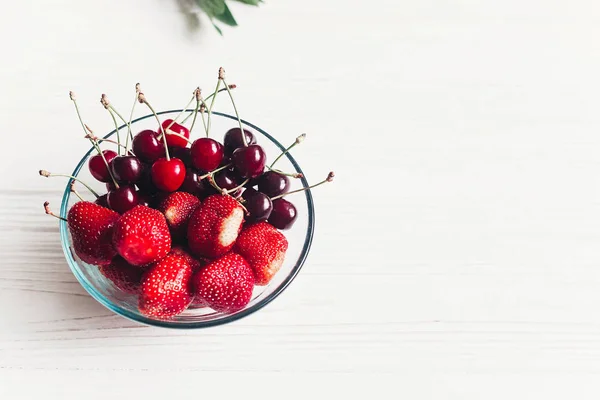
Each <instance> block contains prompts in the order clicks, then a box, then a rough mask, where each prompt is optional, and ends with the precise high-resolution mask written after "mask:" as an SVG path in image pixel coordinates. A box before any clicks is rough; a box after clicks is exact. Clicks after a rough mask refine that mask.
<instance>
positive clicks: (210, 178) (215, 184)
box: [208, 173, 227, 194]
mask: <svg viewBox="0 0 600 400" xmlns="http://www.w3.org/2000/svg"><path fill="white" fill-rule="evenodd" d="M208 183H210V184H211V186H212V187H214V188H215V189H217V191H218V192H219V193H220V194H227V191H226V190H225V189H221V188H220V187H219V185H217V182H215V180H214V179H213V174H212V173H211V174H209V175H208Z"/></svg>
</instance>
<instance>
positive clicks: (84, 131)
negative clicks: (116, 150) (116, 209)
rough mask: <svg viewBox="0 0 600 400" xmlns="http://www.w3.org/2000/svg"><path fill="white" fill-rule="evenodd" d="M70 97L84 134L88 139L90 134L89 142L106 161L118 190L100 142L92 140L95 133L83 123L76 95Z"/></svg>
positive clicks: (71, 94) (72, 94)
mask: <svg viewBox="0 0 600 400" xmlns="http://www.w3.org/2000/svg"><path fill="white" fill-rule="evenodd" d="M69 97H70V98H71V101H73V104H74V105H75V111H76V112H77V118H79V122H80V123H81V127H82V128H83V133H85V134H86V137H88V136H87V135H88V132H89V133H90V135H91V137H89V140H90V142H91V143H92V146H94V148H95V149H96V151H97V152H98V154H99V155H100V157H102V160H103V161H104V165H106V169H107V170H108V174H109V175H110V177H111V179H112V181H113V183H114V184H115V186H116V187H117V189H118V188H119V185H118V184H117V181H116V180H115V177H114V176H113V174H112V172H111V170H110V166H109V165H108V161H106V157H104V153H103V152H102V150H101V149H100V146H99V145H98V141H97V140H94V139H92V137H95V136H94V132H93V131H92V130H91V129H90V127H89V126H87V125H86V124H84V123H83V119H82V118H81V113H80V112H79V106H78V105H77V100H76V99H75V93H73V92H69Z"/></svg>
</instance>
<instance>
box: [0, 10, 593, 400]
mask: <svg viewBox="0 0 600 400" xmlns="http://www.w3.org/2000/svg"><path fill="white" fill-rule="evenodd" d="M232 8H233V11H234V14H235V16H236V17H237V18H238V21H239V23H240V26H239V27H238V28H236V29H227V28H225V29H224V31H225V36H224V37H223V38H221V37H219V36H218V35H217V34H216V33H215V32H214V31H213V30H212V27H210V26H207V25H206V22H205V23H204V24H203V26H202V28H201V30H200V31H199V32H196V33H190V32H189V31H188V30H187V28H186V26H185V23H184V21H185V18H184V16H183V15H182V13H181V12H180V11H179V9H178V7H177V4H176V3H175V2H174V1H173V2H171V1H167V0H161V1H158V0H156V1H147V0H146V1H142V0H132V1H128V2H124V1H116V0H112V1H104V2H98V1H96V2H92V1H81V0H80V1H75V0H59V1H52V2H50V1H41V0H31V1H20V2H19V1H10V2H9V1H5V2H2V5H0V33H1V37H2V38H3V39H2V42H1V43H2V54H3V62H2V63H0V88H1V90H2V95H1V96H0V117H2V118H1V120H2V127H3V128H2V134H0V148H2V149H3V152H2V156H1V157H0V168H1V170H2V178H1V181H0V182H1V187H0V217H1V218H0V220H1V221H2V222H0V255H1V259H0V305H1V307H2V308H1V310H2V311H1V312H0V315H1V318H0V398H2V399H5V398H6V399H28V398H48V399H50V398H52V399H54V398H56V399H65V398H78V399H80V398H94V399H95V398H98V399H100V398H108V396H115V395H116V396H118V398H126V397H128V398H131V397H132V396H133V398H137V396H138V395H140V394H142V393H144V397H149V398H164V397H165V396H170V397H171V396H173V395H175V394H182V395H194V396H197V397H198V398H200V397H203V396H211V395H212V396H225V397H224V398H229V397H233V396H234V395H238V396H239V397H242V396H243V398H283V397H291V398H309V397H310V398H321V397H323V396H325V395H330V396H331V395H333V396H334V397H333V398H343V397H348V395H356V396H362V397H364V398H407V399H429V398H440V399H482V398H485V399H508V398H511V399H512V398H556V399H559V398H561V399H562V398H573V399H597V398H598V397H599V395H600V384H599V383H598V382H599V381H598V379H597V377H598V374H600V313H599V312H598V305H599V304H600V269H599V266H600V247H599V246H598V242H599V241H600V179H599V178H598V176H599V171H600V169H599V166H600V162H599V161H598V160H599V159H600V158H599V154H600V150H599V149H600V134H599V132H600V118H599V117H598V115H599V114H598V112H597V110H598V108H599V107H600V101H599V98H600V97H599V96H598V93H600V74H599V73H598V71H600V47H599V45H598V40H597V38H598V37H599V35H600V24H599V22H600V6H599V5H598V3H597V2H594V1H591V0H575V1H571V2H564V1H556V0H550V1H548V0H547V1H543V2H542V1H535V0H520V1H517V0H506V1H502V2H496V1H491V0H483V1H470V0H455V1H450V2H448V1H441V0H425V1H395V0H373V1H369V2H367V1H357V0H350V1H341V0H335V1H334V0H329V1H321V0H305V1H302V2H297V1H289V0H288V1H283V0H280V1H270V2H267V3H265V4H264V5H263V6H262V7H261V8H260V9H253V8H247V7H244V6H242V5H238V4H233V5H232ZM219 66H224V67H226V69H227V72H228V74H229V77H230V80H231V81H232V82H235V83H237V84H238V85H239V89H238V90H237V97H236V98H237V102H238V106H239V108H240V110H241V112H242V114H243V116H244V117H245V118H246V119H248V120H250V121H252V122H255V123H257V124H259V125H260V126H262V127H264V128H265V129H266V130H268V131H269V132H272V133H273V134H275V135H276V136H277V137H278V138H280V139H281V140H282V141H283V142H289V141H291V140H293V138H294V137H295V136H296V135H298V134H299V133H301V132H307V133H308V135H309V136H308V140H307V141H306V143H305V144H303V146H302V147H301V148H299V149H298V151H297V152H296V156H297V158H298V159H299V160H300V161H301V163H302V166H303V168H304V169H305V170H306V172H307V175H308V176H309V177H311V179H313V180H315V181H316V180H317V179H319V177H321V176H324V175H325V174H326V172H327V171H328V170H329V169H332V168H333V169H335V170H336V172H337V181H336V183H335V184H333V185H331V186H329V187H325V188H322V189H321V190H317V191H315V192H314V195H315V199H316V204H317V213H318V215H317V230H316V238H315V245H314V247H313V250H312V252H311V254H310V257H309V260H308V262H307V264H306V266H305V267H304V269H303V270H302V272H301V274H300V275H299V277H298V278H297V280H296V281H294V283H293V284H292V285H291V286H290V288H289V289H288V290H286V291H285V292H284V294H283V295H281V297H280V298H278V299H277V300H276V301H275V302H274V303H272V304H271V305H269V306H268V307H267V308H265V309H264V310H262V311H260V312H259V313H256V314H254V315H252V316H250V317H248V318H246V319H243V320H241V321H238V322H236V323H234V324H231V325H229V326H223V327H218V328H214V329H207V330H201V331H194V332H176V331H172V330H161V329H155V328H148V327H142V326H138V325H135V324H134V323H132V322H129V321H127V320H124V319H122V318H120V317H118V316H114V315H112V314H111V313H110V312H109V311H108V310H106V309H104V308H103V307H102V306H100V305H99V304H97V303H96V302H95V301H94V300H93V299H92V298H91V297H89V296H88V295H87V294H86V293H85V291H84V290H83V289H82V288H81V287H80V286H79V284H78V283H77V282H76V280H75V278H74V277H73V276H72V274H71V273H70V271H69V269H68V267H67V265H66V263H65V261H64V258H63V255H62V252H61V249H60V246H59V245H60V242H59V237H58V229H57V225H56V223H55V221H53V220H52V219H50V218H48V217H46V216H44V215H43V212H42V207H41V204H42V202H43V201H44V200H50V201H51V202H53V204H54V205H55V208H58V204H59V201H60V196H61V191H62V188H63V185H64V182H62V181H53V180H41V179H40V178H39V177H38V176H37V170H38V169H39V168H47V169H49V170H53V171H70V170H71V169H72V167H73V165H74V163H75V161H76V160H77V159H78V156H79V155H80V154H81V153H82V152H83V151H84V150H86V149H87V143H86V141H84V140H83V139H82V138H81V132H80V130H79V126H78V123H77V120H76V119H75V116H74V112H73V110H72V105H71V104H70V102H69V100H68V96H67V93H68V91H69V90H75V91H76V92H77V93H78V95H79V98H80V103H81V106H82V111H83V112H84V114H85V116H86V119H87V120H88V121H89V122H90V124H91V125H92V126H93V127H94V128H95V129H96V131H97V132H106V131H108V130H109V129H111V128H110V119H109V118H108V117H107V115H106V114H105V111H104V110H103V109H102V108H101V107H100V105H99V104H98V100H99V96H100V94H101V93H103V92H106V93H108V94H109V95H110V98H111V100H112V101H113V103H115V104H117V105H119V106H120V108H122V109H127V108H128V107H129V105H130V103H131V101H132V98H131V97H132V96H131V92H132V89H133V84H134V83H135V82H138V81H139V82H141V83H142V84H143V86H144V89H145V92H146V94H147V95H148V96H149V98H151V99H152V102H153V103H154V105H155V107H156V108H159V109H166V108H174V107H181V106H183V105H184V104H185V101H186V99H187V98H188V96H189V95H190V93H191V90H192V89H193V88H194V87H195V86H196V85H200V86H202V87H203V88H206V89H205V90H206V91H209V90H211V89H212V87H213V85H214V79H215V77H216V70H217V68H218V67H219ZM218 106H219V108H220V109H223V110H229V106H228V105H227V103H226V102H225V101H222V102H219V104H218ZM342 396H343V397H342Z"/></svg>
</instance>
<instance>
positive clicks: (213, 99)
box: [206, 68, 223, 137]
mask: <svg viewBox="0 0 600 400" xmlns="http://www.w3.org/2000/svg"><path fill="white" fill-rule="evenodd" d="M222 69H223V68H220V69H219V79H217V87H216V88H215V91H214V93H213V98H212V101H211V102H210V107H209V108H208V127H207V129H206V137H208V133H209V132H210V119H211V118H210V117H211V115H212V109H213V106H214V105H215V100H216V99H217V96H216V95H217V93H219V87H220V86H221V70H222Z"/></svg>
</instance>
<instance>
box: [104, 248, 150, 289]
mask: <svg viewBox="0 0 600 400" xmlns="http://www.w3.org/2000/svg"><path fill="white" fill-rule="evenodd" d="M99 269H100V272H101V273H102V275H104V276H105V277H107V278H108V279H110V280H111V281H112V283H114V284H115V286H116V287H118V288H119V289H121V290H122V291H123V292H125V293H131V294H135V293H138V291H139V288H140V281H141V280H142V274H143V272H144V271H143V270H141V269H140V268H138V267H134V266H132V265H129V264H128V263H127V261H125V260H123V259H122V258H121V257H119V256H117V257H115V258H113V260H112V262H111V263H110V265H101V266H100V267H99Z"/></svg>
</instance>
